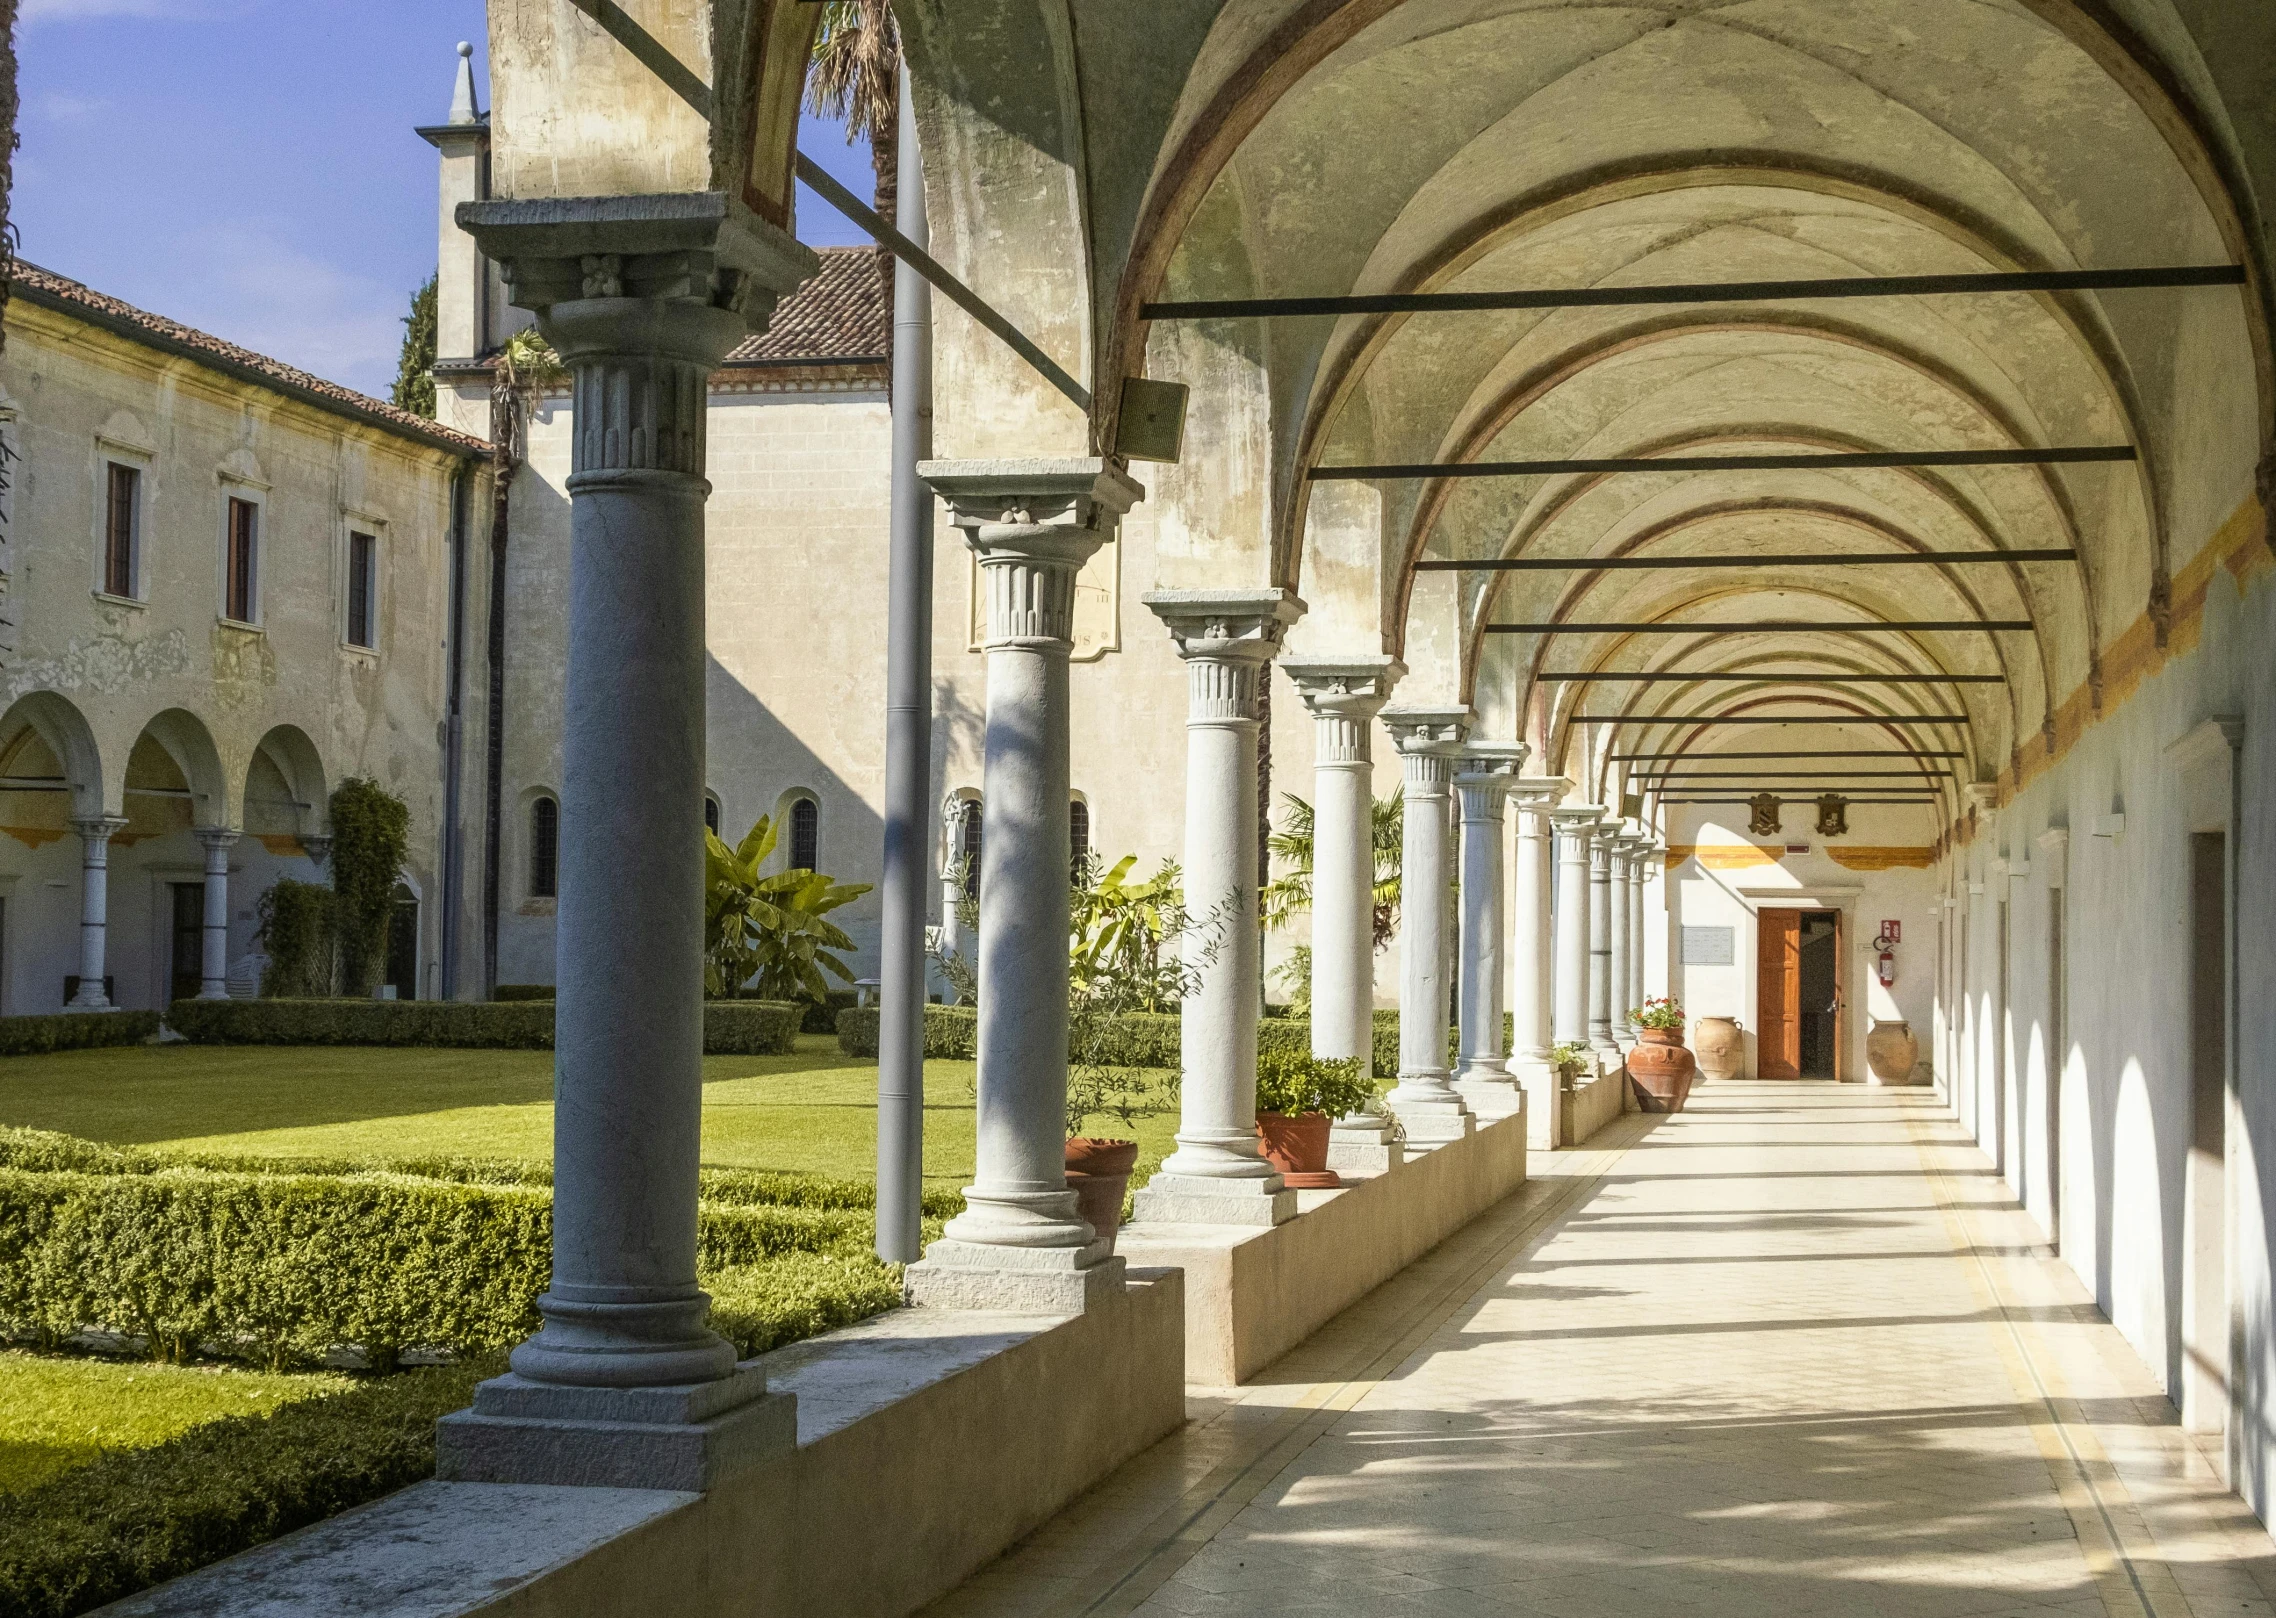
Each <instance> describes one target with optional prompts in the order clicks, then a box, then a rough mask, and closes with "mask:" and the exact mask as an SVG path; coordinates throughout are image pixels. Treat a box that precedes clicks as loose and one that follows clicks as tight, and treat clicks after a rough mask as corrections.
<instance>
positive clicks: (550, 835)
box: [529, 798, 561, 899]
mask: <svg viewBox="0 0 2276 1618" xmlns="http://www.w3.org/2000/svg"><path fill="white" fill-rule="evenodd" d="M560 892H561V805H559V804H558V803H555V802H554V801H553V800H552V799H551V798H537V799H533V800H532V801H531V803H530V806H529V893H530V897H531V898H533V899H553V898H558V897H559V896H560Z"/></svg>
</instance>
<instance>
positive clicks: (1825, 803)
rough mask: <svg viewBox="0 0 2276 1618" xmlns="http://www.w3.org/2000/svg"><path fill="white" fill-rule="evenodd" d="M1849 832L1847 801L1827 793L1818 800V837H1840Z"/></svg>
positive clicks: (1836, 794)
mask: <svg viewBox="0 0 2276 1618" xmlns="http://www.w3.org/2000/svg"><path fill="white" fill-rule="evenodd" d="M1848 831H1849V800H1848V799H1847V798H1845V797H1843V796H1842V795H1841V794H1840V793H1838V792H1829V793H1827V794H1826V795H1825V796H1824V797H1822V798H1820V799H1819V800H1818V835H1819V836H1820V837H1840V836H1843V835H1845V834H1846V833H1847V832H1848Z"/></svg>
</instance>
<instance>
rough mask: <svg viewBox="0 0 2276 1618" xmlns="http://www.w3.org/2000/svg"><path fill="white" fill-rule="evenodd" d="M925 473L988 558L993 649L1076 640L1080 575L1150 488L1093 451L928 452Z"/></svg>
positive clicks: (1044, 647)
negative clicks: (959, 456) (1055, 455)
mask: <svg viewBox="0 0 2276 1618" xmlns="http://www.w3.org/2000/svg"><path fill="white" fill-rule="evenodd" d="M917 475H918V476H919V477H921V478H922V479H924V481H925V482H926V483H927V484H928V485H930V486H931V488H932V491H933V492H934V493H935V494H937V495H939V496H940V497H941V499H942V500H943V501H945V502H946V503H947V505H948V513H949V520H950V521H951V522H953V523H954V524H955V525H956V526H957V527H958V528H961V529H962V530H963V531H964V540H965V543H966V544H968V545H970V546H971V547H972V553H973V554H974V555H975V556H977V557H978V558H979V559H980V587H981V589H982V590H983V591H984V592H985V599H986V602H987V629H986V638H985V640H984V641H983V643H982V644H983V645H985V646H986V647H987V648H988V649H989V650H991V651H994V650H998V649H1003V648H1012V647H1022V646H1024V647H1030V648H1033V649H1036V650H1041V651H1054V650H1055V651H1057V652H1058V653H1059V654H1060V655H1062V656H1064V655H1066V653H1068V652H1070V651H1072V650H1073V648H1074V635H1075V576H1076V575H1077V574H1078V573H1080V572H1081V571H1082V569H1083V564H1084V563H1085V562H1088V561H1089V560H1090V559H1091V557H1092V556H1093V555H1094V554H1095V553H1096V552H1097V550H1098V548H1099V547H1100V546H1101V545H1103V544H1105V543H1106V542H1107V541H1108V540H1109V539H1111V538H1112V537H1113V536H1114V526H1115V523H1116V522H1117V520H1118V519H1120V517H1121V516H1122V514H1123V513H1124V512H1126V511H1128V510H1129V509H1130V508H1131V506H1133V505H1135V504H1136V503H1137V502H1138V500H1139V499H1140V498H1142V497H1143V496H1144V494H1145V492H1146V491H1145V490H1144V489H1142V488H1140V487H1139V486H1138V485H1137V484H1136V483H1134V482H1132V481H1131V480H1130V479H1129V478H1127V477H1125V476H1124V475H1123V474H1122V473H1121V472H1119V471H1117V470H1116V469H1115V468H1113V467H1111V466H1109V465H1108V464H1107V463H1106V462H1105V461H1103V460H1098V459H1095V458H1086V457H1069V458H1065V459H1048V458H1044V459H1036V460H995V461H926V462H924V463H922V464H921V465H919V466H918V468H917Z"/></svg>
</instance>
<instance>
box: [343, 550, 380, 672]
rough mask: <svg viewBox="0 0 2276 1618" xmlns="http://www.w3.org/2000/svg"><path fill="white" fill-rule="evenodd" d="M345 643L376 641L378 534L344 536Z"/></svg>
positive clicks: (370, 644) (372, 643)
mask: <svg viewBox="0 0 2276 1618" xmlns="http://www.w3.org/2000/svg"><path fill="white" fill-rule="evenodd" d="M347 640H348V644H349V645H350V646H360V647H363V648H365V649H366V650H369V649H371V648H373V647H376V646H377V645H378V644H379V537H378V536H377V535H376V534H355V533H351V534H350V535H348V634H347Z"/></svg>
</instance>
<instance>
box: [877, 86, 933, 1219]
mask: <svg viewBox="0 0 2276 1618" xmlns="http://www.w3.org/2000/svg"><path fill="white" fill-rule="evenodd" d="M910 100H911V97H910V95H909V75H908V70H907V69H906V68H905V67H904V68H903V69H902V72H901V94H900V128H901V145H900V161H899V174H900V199H899V205H898V207H897V208H896V210H895V212H896V215H897V217H896V218H895V220H894V223H895V224H896V225H897V226H899V228H900V230H901V233H902V234H903V235H904V236H907V237H908V238H909V239H910V240H912V241H914V242H915V243H917V245H918V246H920V247H923V246H925V245H927V243H928V241H929V232H928V229H927V225H926V220H925V172H924V163H923V160H922V158H921V157H920V156H919V154H918V151H917V125H916V117H915V114H914V112H913V110H912V109H911V106H910ZM932 369H933V356H932V289H931V288H930V287H928V286H927V285H926V284H925V279H924V277H923V276H921V275H919V274H918V273H917V272H916V271H915V270H913V269H911V268H910V267H909V265H908V264H907V263H906V262H902V261H896V263H895V265H894V269H893V506H892V513H893V514H892V530H891V533H892V537H891V542H890V544H891V558H890V562H889V564H888V585H887V596H886V631H885V641H886V650H885V881H884V889H885V892H884V917H883V926H882V930H881V932H880V934H879V941H878V944H879V947H878V954H879V957H880V959H879V963H878V966H879V970H878V979H879V982H878V1040H877V1256H878V1257H879V1258H882V1259H884V1260H885V1261H886V1262H887V1263H889V1264H908V1263H912V1262H914V1261H915V1260H916V1259H917V1258H918V1257H919V1256H920V1252H919V1231H918V1222H919V1219H920V1216H921V1214H922V1211H923V1201H924V1197H923V1191H924V1145H925V1138H924V1118H925V1111H924V1108H925V909H926V903H925V899H926V891H927V889H928V888H930V887H931V886H932V870H931V864H932V862H931V859H930V857H929V855H930V850H931V831H932V813H931V809H930V802H931V788H932V636H933V498H932V491H931V490H930V489H928V488H926V487H925V485H924V484H923V483H922V482H920V481H919V480H918V477H917V463H918V462H920V461H924V460H928V459H930V458H931V456H932V442H933V378H932Z"/></svg>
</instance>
